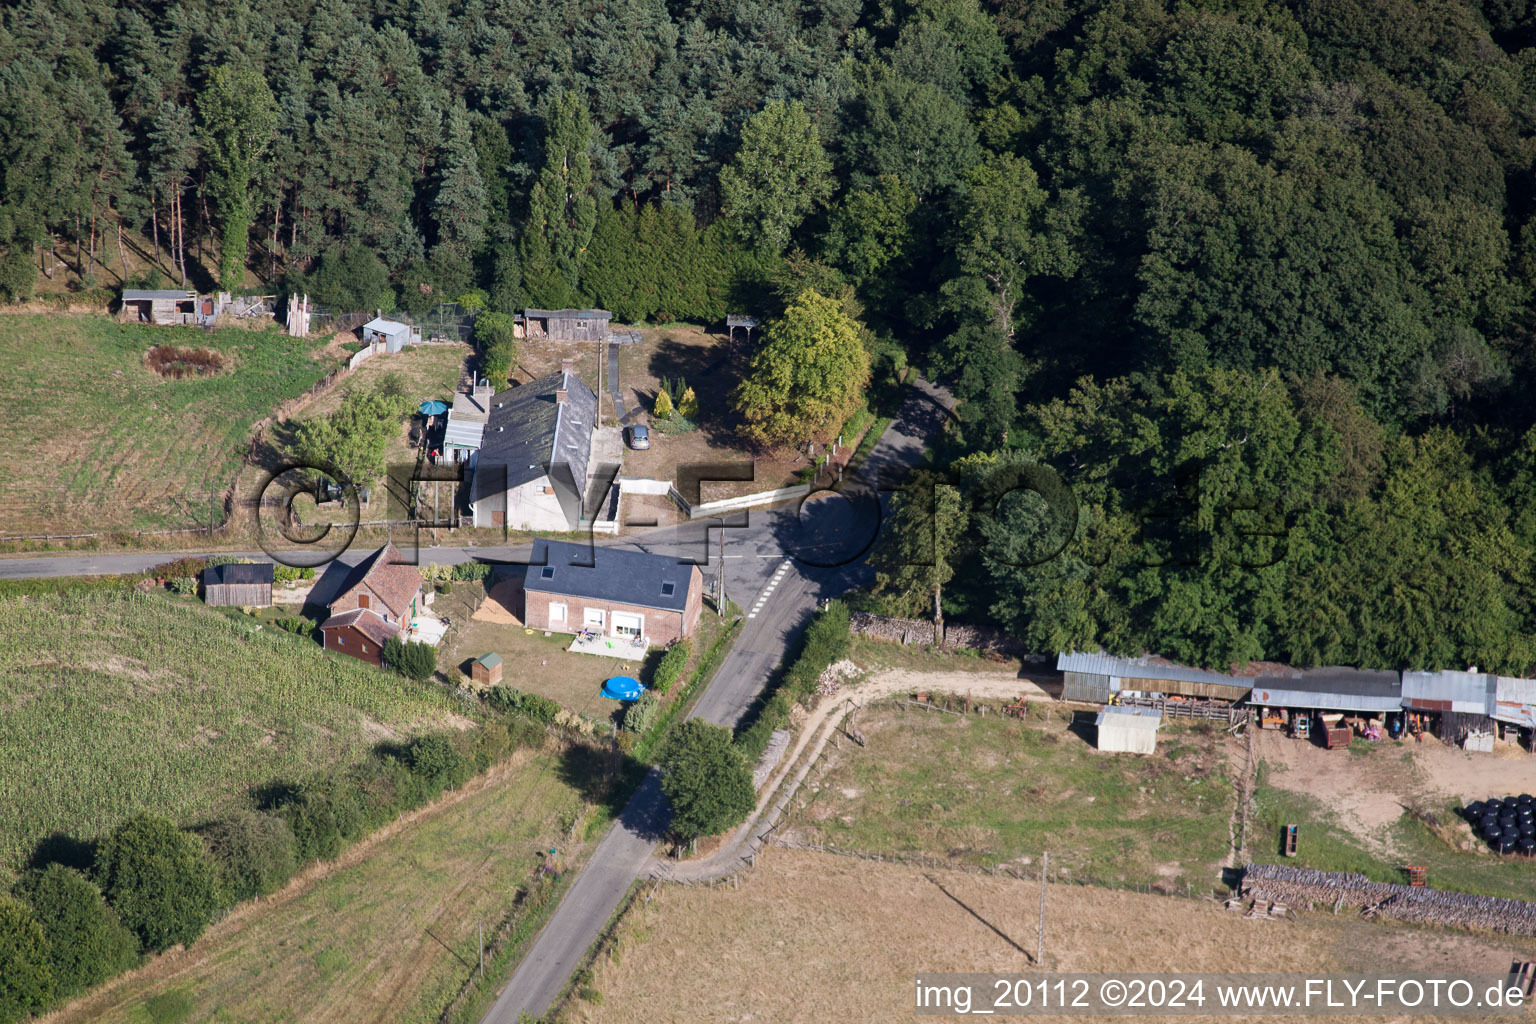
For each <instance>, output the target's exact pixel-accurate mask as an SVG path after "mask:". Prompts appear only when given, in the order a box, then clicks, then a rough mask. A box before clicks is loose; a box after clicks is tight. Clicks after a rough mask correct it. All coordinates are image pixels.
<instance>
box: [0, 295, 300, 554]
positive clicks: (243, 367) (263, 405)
mask: <svg viewBox="0 0 1536 1024" xmlns="http://www.w3.org/2000/svg"><path fill="white" fill-rule="evenodd" d="M156 345H171V346H175V347H177V348H184V349H211V350H213V351H214V352H216V353H218V354H219V356H220V357H222V362H223V368H222V369H221V370H219V371H217V372H215V373H212V374H209V375H207V376H184V377H182V378H181V379H174V378H168V377H162V376H161V375H160V374H158V373H155V372H154V371H153V370H151V369H150V367H149V366H148V364H147V361H146V356H147V354H148V352H149V350H150V349H151V348H154V347H155V346H156ZM318 347H319V346H318V345H317V344H316V342H315V341H314V340H303V339H298V338H289V337H287V336H286V335H284V334H283V333H281V331H279V330H277V329H276V328H271V329H268V330H265V331H258V330H241V329H238V328H226V329H220V330H214V331H203V330H198V329H196V328H190V327H152V326H149V325H145V324H119V323H117V322H116V321H114V320H112V319H111V318H110V317H107V316H100V315H91V314H36V315H33V314H17V315H12V316H6V317H4V318H3V319H0V380H3V381H5V417H6V429H5V436H6V443H5V445H4V446H0V471H3V472H4V475H5V488H4V492H3V493H0V535H4V536H16V535H29V534H63V533H81V532H101V533H105V532H112V531H117V530H124V531H127V530H150V529H171V528H176V527H184V526H195V525H199V524H206V523H207V521H208V508H209V495H210V494H212V495H213V496H214V498H215V501H216V502H222V499H223V494H224V491H225V489H226V488H227V487H228V486H229V483H230V481H231V480H233V479H234V475H235V473H236V471H237V469H238V468H239V465H240V459H241V457H242V456H243V455H244V450H245V444H246V441H247V438H248V437H249V434H250V430H251V427H252V425H253V424H255V422H256V421H257V420H260V419H261V418H262V417H264V416H266V415H268V414H269V413H271V412H272V411H273V410H274V409H275V408H276V407H277V406H278V405H280V404H281V403H283V402H285V401H287V400H289V399H291V398H295V397H297V396H299V395H301V394H303V393H304V391H305V390H307V389H308V388H309V387H311V386H312V385H313V384H314V383H315V382H316V381H318V380H319V379H320V378H321V377H322V376H324V374H325V372H326V369H327V367H326V366H325V365H324V364H323V363H321V362H320V361H319V360H318V359H316V358H315V353H316V351H317V350H318ZM218 515H219V517H220V518H222V510H220V511H219V512H218Z"/></svg>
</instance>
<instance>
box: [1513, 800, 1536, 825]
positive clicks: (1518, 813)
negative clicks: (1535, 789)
mask: <svg viewBox="0 0 1536 1024" xmlns="http://www.w3.org/2000/svg"><path fill="white" fill-rule="evenodd" d="M1515 817H1517V818H1520V819H1521V820H1523V821H1530V820H1531V819H1532V818H1533V817H1536V807H1533V806H1531V805H1530V804H1521V805H1520V806H1518V807H1516V808H1515Z"/></svg>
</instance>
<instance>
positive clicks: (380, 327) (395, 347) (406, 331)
mask: <svg viewBox="0 0 1536 1024" xmlns="http://www.w3.org/2000/svg"><path fill="white" fill-rule="evenodd" d="M363 343H364V344H365V345H376V344H380V343H382V344H383V346H384V348H385V350H386V351H388V352H399V351H400V350H401V349H402V348H404V347H405V346H407V345H420V344H421V328H420V327H412V326H411V325H410V324H403V323H401V322H400V321H398V320H386V319H385V318H384V317H382V316H380V317H375V318H374V319H372V320H369V321H368V322H367V323H365V324H363Z"/></svg>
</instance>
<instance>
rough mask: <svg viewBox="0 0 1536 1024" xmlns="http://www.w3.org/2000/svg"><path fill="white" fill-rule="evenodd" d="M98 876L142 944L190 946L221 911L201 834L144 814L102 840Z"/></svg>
mask: <svg viewBox="0 0 1536 1024" xmlns="http://www.w3.org/2000/svg"><path fill="white" fill-rule="evenodd" d="M95 873H96V879H97V881H98V882H99V883H100V885H101V891H102V892H103V893H105V894H106V897H107V902H108V903H110V904H111V906H112V908H113V909H114V910H116V911H117V914H118V916H119V917H120V918H122V921H123V924H125V925H127V926H128V928H129V930H131V931H132V932H134V934H136V935H137V936H138V937H139V942H140V944H141V945H143V947H144V948H145V949H147V950H150V951H152V952H156V953H158V952H160V951H162V950H166V949H169V948H170V947H172V946H176V945H191V944H192V943H193V942H194V941H195V940H196V939H197V937H198V936H199V935H201V934H202V933H203V929H204V928H206V927H208V923H209V922H210V921H212V920H213V917H214V915H215V914H216V913H218V909H219V900H218V878H217V875H216V873H215V871H214V867H213V863H212V861H211V860H210V859H209V857H208V851H207V850H206V849H205V848H204V846H203V842H202V840H201V839H199V838H198V837H197V836H195V835H192V834H191V833H188V832H183V831H181V830H180V829H178V828H177V827H176V826H175V825H173V824H171V823H170V822H169V821H166V820H165V819H164V818H156V817H154V816H152V815H148V814H141V815H138V816H136V817H133V818H130V819H128V820H127V821H125V822H123V823H122V824H121V825H119V826H118V827H117V828H115V829H113V831H112V833H111V835H109V836H107V838H106V839H104V840H102V843H101V847H100V849H98V850H97V853H96V871H95Z"/></svg>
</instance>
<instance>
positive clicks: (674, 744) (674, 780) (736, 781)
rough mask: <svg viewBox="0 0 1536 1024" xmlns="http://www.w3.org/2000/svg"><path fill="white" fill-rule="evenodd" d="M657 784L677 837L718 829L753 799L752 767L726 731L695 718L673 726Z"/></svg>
mask: <svg viewBox="0 0 1536 1024" xmlns="http://www.w3.org/2000/svg"><path fill="white" fill-rule="evenodd" d="M661 770H662V777H661V789H662V792H663V793H665V794H666V795H667V799H668V800H670V801H671V802H672V831H673V833H674V834H675V835H676V836H677V837H678V838H679V839H682V840H683V841H685V842H686V841H688V840H690V839H697V838H698V837H699V836H712V835H717V834H718V833H721V832H724V831H726V830H727V829H729V828H732V827H734V826H736V825H738V824H740V823H741V822H743V821H745V820H746V817H747V815H748V814H750V813H752V808H753V807H754V806H755V805H756V803H757V794H756V792H755V791H754V790H753V788H752V772H751V769H749V768H748V767H747V763H746V761H745V760H744V759H743V758H742V756H741V754H740V753H739V752H738V751H737V750H736V749H735V748H734V747H732V746H731V733H730V730H729V729H724V728H722V727H720V726H718V725H710V724H709V723H708V722H704V721H701V720H699V719H697V718H695V719H690V720H689V721H686V722H684V723H683V724H682V725H681V726H679V727H678V729H677V732H676V733H674V734H673V736H672V738H671V740H670V741H669V742H668V744H667V751H666V755H665V756H664V757H663V758H662V765H661Z"/></svg>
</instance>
